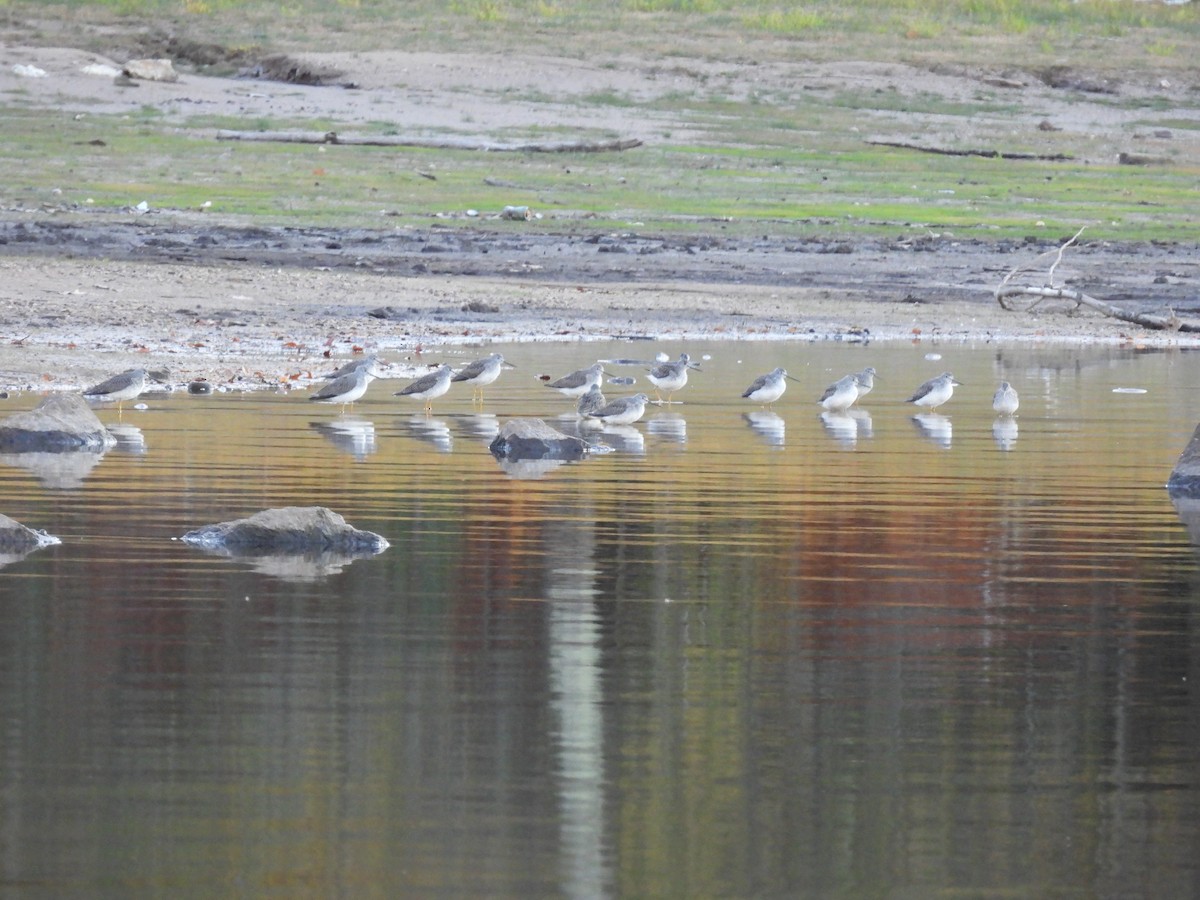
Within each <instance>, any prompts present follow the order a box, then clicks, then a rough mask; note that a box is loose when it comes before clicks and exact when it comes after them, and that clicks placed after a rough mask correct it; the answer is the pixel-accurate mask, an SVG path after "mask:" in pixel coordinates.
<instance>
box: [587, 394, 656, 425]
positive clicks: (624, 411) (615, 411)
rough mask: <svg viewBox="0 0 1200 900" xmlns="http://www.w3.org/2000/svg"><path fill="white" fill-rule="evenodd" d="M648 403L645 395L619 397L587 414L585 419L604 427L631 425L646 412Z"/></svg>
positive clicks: (648, 399) (648, 400)
mask: <svg viewBox="0 0 1200 900" xmlns="http://www.w3.org/2000/svg"><path fill="white" fill-rule="evenodd" d="M648 402H650V398H649V397H647V396H646V395H645V394H634V395H633V396H632V397H621V398H620V399H617V400H613V401H612V402H611V403H606V404H604V406H602V407H600V408H599V409H597V410H595V411H593V412H590V413H587V415H586V418H588V419H594V420H596V421H598V422H603V423H604V424H605V425H631V424H632V423H634V422H636V421H637V420H638V419H640V418H641V417H642V415H643V414H644V413H645V412H646V404H647V403H648Z"/></svg>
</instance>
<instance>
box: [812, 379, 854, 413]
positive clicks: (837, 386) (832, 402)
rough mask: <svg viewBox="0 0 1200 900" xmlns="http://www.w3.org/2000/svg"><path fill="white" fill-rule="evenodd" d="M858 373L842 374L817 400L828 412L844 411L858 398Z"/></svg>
mask: <svg viewBox="0 0 1200 900" xmlns="http://www.w3.org/2000/svg"><path fill="white" fill-rule="evenodd" d="M858 396H859V394H858V375H843V376H842V377H841V378H839V379H838V380H837V381H835V382H834V383H833V384H831V385H830V386H829V387H827V388H825V393H823V394H822V395H821V398H820V399H819V400H818V401H817V402H818V403H820V404H821V406H823V407H824V408H825V409H827V410H828V411H829V412H845V411H846V410H848V409H849V408H850V407H851V406H853V405H854V401H855V400H857V399H858Z"/></svg>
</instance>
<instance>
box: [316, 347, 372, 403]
mask: <svg viewBox="0 0 1200 900" xmlns="http://www.w3.org/2000/svg"><path fill="white" fill-rule="evenodd" d="M342 368H343V369H346V370H347V371H345V372H343V373H342V374H341V375H338V376H337V377H336V378H334V379H333V380H332V381H331V382H329V383H328V384H326V385H323V386H322V387H321V388H320V389H319V390H318V391H317V392H316V393H315V394H310V395H309V398H308V399H309V400H315V401H316V402H318V403H340V404H341V405H342V411H343V412H344V411H345V409H346V407H347V406H352V405H353V404H354V401H356V400H358V399H360V398H361V397H362V395H363V394H365V393H366V392H367V386H368V385H369V384H370V383H371V382H372V381H374V380H375V379H376V378H379V377H380V376H381V375H382V373H381V372H380V371H379V369H378V368H377V366H376V361H375V357H373V356H371V357H368V358H366V359H364V360H359V361H358V363H357V364H355V365H347V366H343V367H342ZM339 371H340V370H339Z"/></svg>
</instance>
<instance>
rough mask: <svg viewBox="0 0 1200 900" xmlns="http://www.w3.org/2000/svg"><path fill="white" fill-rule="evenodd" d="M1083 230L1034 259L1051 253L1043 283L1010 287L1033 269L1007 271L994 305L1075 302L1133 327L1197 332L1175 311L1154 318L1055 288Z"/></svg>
mask: <svg viewBox="0 0 1200 900" xmlns="http://www.w3.org/2000/svg"><path fill="white" fill-rule="evenodd" d="M1086 227H1087V226H1084V228H1086ZM1083 231H1084V229H1083V228H1080V229H1079V230H1078V231H1077V232H1075V234H1074V235H1073V236H1072V237H1071V239H1070V240H1068V241H1067V242H1066V243H1064V244H1062V245H1061V246H1059V247H1058V248H1056V249H1054V250H1047V251H1046V252H1045V253H1042V254H1041V255H1039V256H1038V257H1037V259H1042V258H1043V257H1046V256H1049V255H1051V254H1053V255H1054V262H1053V263H1051V265H1050V268H1049V270H1048V271H1047V273H1046V283H1045V284H1042V285H1022V284H1011V282H1012V280H1013V279H1014V278H1015V277H1016V276H1017V274H1018V273H1020V272H1023V271H1027V270H1029V269H1031V268H1033V264H1032V263H1030V264H1025V265H1019V266H1016V267H1014V268H1013V269H1012V270H1011V271H1009V273H1008V274H1007V275H1005V276H1004V278H1003V279H1002V280H1001V281H1000V284H999V285H998V286H997V287H996V291H995V296H996V302H997V303H999V304H1000V306H1001V308H1003V309H1007V310H1016V309H1017V305H1016V304H1015V303H1013V299H1014V298H1016V297H1033V298H1034V300H1033V302H1032V303H1029V304H1027V305H1025V306H1024V307H1023V311H1024V312H1032V311H1033V310H1034V309H1035V308H1036V307H1037V306H1038V304H1040V303H1041V302H1042V301H1043V300H1047V299H1053V300H1070V301H1073V302H1074V303H1075V307H1074V308H1075V309H1078V308H1079V307H1080V306H1086V307H1088V308H1089V309H1094V310H1096V311H1097V312H1100V313H1103V314H1104V315H1106V316H1110V317H1112V318H1114V319H1120V320H1121V321H1122V322H1130V323H1132V324H1134V325H1141V326H1142V327H1143V328H1153V329H1156V330H1159V331H1187V332H1200V323H1197V322H1186V321H1184V320H1183V319H1181V318H1179V317H1178V316H1177V315H1175V312H1174V310H1171V309H1168V310H1167V315H1165V316H1161V315H1153V314H1151V313H1139V312H1130V311H1129V310H1126V309H1122V308H1121V307H1119V306H1114V305H1113V304H1111V303H1108V302H1106V301H1104V300H1099V299H1097V298H1096V297H1092V296H1090V295H1088V294H1085V293H1084V292H1083V291H1076V290H1073V289H1072V288H1067V287H1056V286H1055V284H1054V270H1055V269H1057V268H1058V265H1059V263H1061V262H1062V260H1063V254H1064V253H1066V250H1067V248H1068V247H1070V246H1071V245H1072V244H1074V243H1075V242H1076V241H1077V240H1079V236H1080V235H1081V234H1083ZM1036 262H1037V260H1034V263H1036Z"/></svg>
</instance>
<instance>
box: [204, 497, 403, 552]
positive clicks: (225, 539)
mask: <svg viewBox="0 0 1200 900" xmlns="http://www.w3.org/2000/svg"><path fill="white" fill-rule="evenodd" d="M183 540H184V541H186V542H187V543H189V544H193V545H195V546H198V547H202V548H204V549H205V550H214V551H217V552H224V553H228V554H230V555H239V556H240V555H247V556H253V555H256V554H283V553H314V552H322V551H329V552H336V553H341V554H350V555H370V554H374V553H380V552H382V551H384V550H386V549H387V547H388V542H387V541H386V540H385V539H384V538H383V537H381V536H380V535H378V534H375V533H374V532H371V531H359V530H358V529H357V528H354V527H353V526H351V525H349V524H347V522H346V520H345V519H343V518H342V517H341V516H339V515H338V514H337V513H335V512H333V510H330V509H326V508H325V507H323V506H285V507H282V508H280V509H264V510H263V511H262V512H258V513H255V514H254V515H252V516H250V517H248V518H245V519H236V520H234V521H232V522H221V523H218V524H216V525H206V526H205V527H203V528H197V529H196V530H194V531H189V532H188V533H187V534H185V535H184V536H183Z"/></svg>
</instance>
